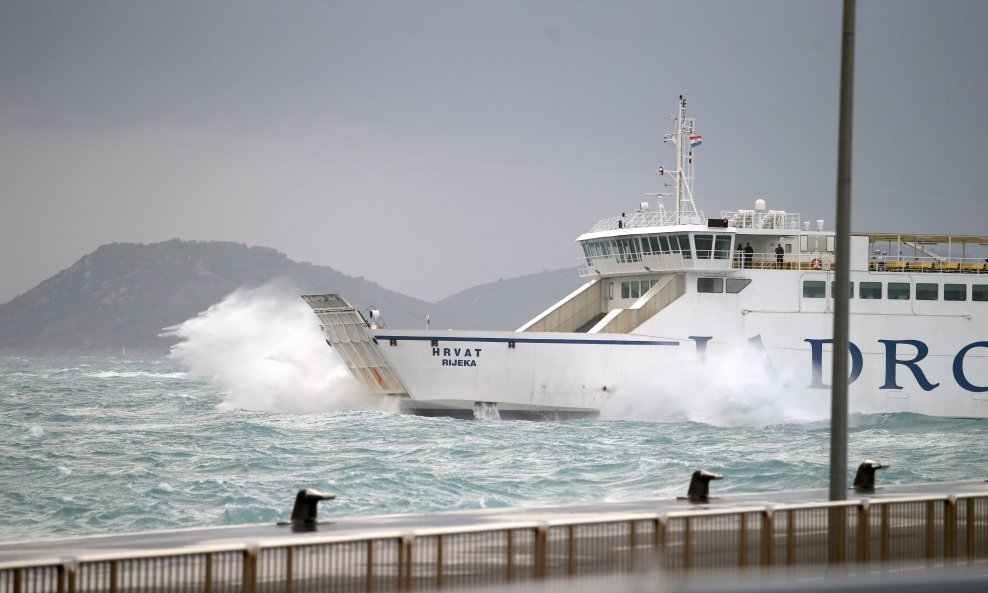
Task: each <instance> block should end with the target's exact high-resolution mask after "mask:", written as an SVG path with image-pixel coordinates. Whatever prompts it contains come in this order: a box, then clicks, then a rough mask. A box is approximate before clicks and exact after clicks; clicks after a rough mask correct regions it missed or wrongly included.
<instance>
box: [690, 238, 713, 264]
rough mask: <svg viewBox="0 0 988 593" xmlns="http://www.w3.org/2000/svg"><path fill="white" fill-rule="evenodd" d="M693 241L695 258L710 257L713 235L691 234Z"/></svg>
mask: <svg viewBox="0 0 988 593" xmlns="http://www.w3.org/2000/svg"><path fill="white" fill-rule="evenodd" d="M693 242H694V243H696V259H710V255H711V254H712V253H713V247H714V236H713V235H693Z"/></svg>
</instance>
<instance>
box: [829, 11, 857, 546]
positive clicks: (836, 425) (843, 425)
mask: <svg viewBox="0 0 988 593" xmlns="http://www.w3.org/2000/svg"><path fill="white" fill-rule="evenodd" d="M854 8H855V0H844V34H843V41H842V44H841V67H840V133H839V136H838V147H837V244H836V258H835V261H836V264H837V265H836V267H837V274H836V278H835V282H834V290H835V291H836V293H835V294H834V349H833V365H832V367H833V377H832V378H831V382H830V384H831V385H832V386H833V387H832V388H831V399H830V500H845V499H846V498H847V380H848V376H847V356H848V298H849V294H848V283H849V280H850V275H851V270H850V268H851V266H850V259H851V258H850V256H851V137H852V124H853V121H854V118H853V112H854ZM845 524H846V519H845V516H844V509H843V507H842V508H839V509H831V513H830V525H829V527H830V529H829V530H828V532H829V538H828V539H829V542H828V543H829V545H828V548H829V553H828V556H829V559H830V561H831V562H834V563H837V562H843V561H844V559H845V558H844V548H845V545H844V544H845V542H846V537H845Z"/></svg>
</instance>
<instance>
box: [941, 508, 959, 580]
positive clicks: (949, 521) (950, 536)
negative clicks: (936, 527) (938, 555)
mask: <svg viewBox="0 0 988 593" xmlns="http://www.w3.org/2000/svg"><path fill="white" fill-rule="evenodd" d="M943 558H944V560H945V561H946V560H955V559H956V558H957V497H956V496H953V495H951V496H948V497H947V500H945V501H944V506H943ZM944 563H945V564H946V562H944Z"/></svg>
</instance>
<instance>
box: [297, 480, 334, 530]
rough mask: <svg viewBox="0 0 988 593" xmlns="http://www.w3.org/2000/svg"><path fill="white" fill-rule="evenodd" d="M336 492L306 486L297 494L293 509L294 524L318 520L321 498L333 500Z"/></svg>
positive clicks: (310, 523)
mask: <svg viewBox="0 0 988 593" xmlns="http://www.w3.org/2000/svg"><path fill="white" fill-rule="evenodd" d="M334 498H336V495H335V494H327V493H325V492H320V491H318V490H313V489H312V488H304V489H302V490H299V491H298V494H296V495H295V507H294V508H293V509H292V518H291V520H290V521H289V523H291V524H292V525H312V524H314V523H315V522H316V515H317V512H318V509H317V508H316V507H317V505H318V504H319V501H320V500H333V499H334Z"/></svg>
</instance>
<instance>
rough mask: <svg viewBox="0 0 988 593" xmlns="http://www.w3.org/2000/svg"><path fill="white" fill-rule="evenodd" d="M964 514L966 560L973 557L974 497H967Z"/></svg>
mask: <svg viewBox="0 0 988 593" xmlns="http://www.w3.org/2000/svg"><path fill="white" fill-rule="evenodd" d="M964 514H965V517H964V519H965V523H966V526H965V528H964V544H965V546H964V547H965V548H966V552H967V559H968V561H970V560H972V559H973V558H974V525H975V522H974V499H973V498H969V499H967V512H966V513H964Z"/></svg>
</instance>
